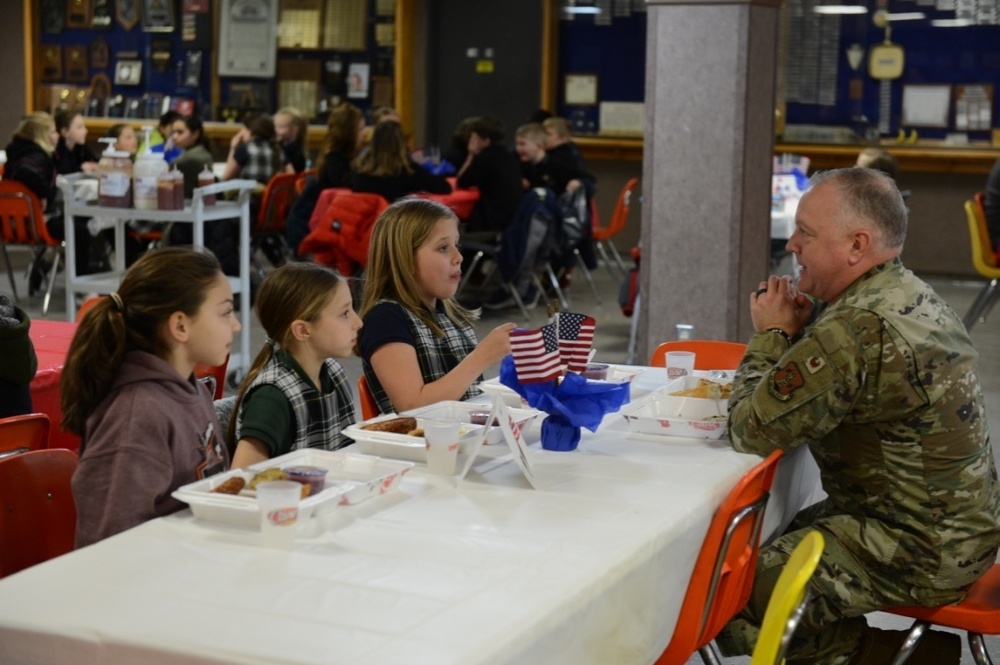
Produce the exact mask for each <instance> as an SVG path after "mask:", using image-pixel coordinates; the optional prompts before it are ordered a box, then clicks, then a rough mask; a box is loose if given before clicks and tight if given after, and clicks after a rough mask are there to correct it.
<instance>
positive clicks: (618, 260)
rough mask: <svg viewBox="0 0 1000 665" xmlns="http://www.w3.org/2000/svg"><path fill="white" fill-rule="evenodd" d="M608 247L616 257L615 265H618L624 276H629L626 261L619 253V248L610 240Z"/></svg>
mask: <svg viewBox="0 0 1000 665" xmlns="http://www.w3.org/2000/svg"><path fill="white" fill-rule="evenodd" d="M608 247H610V248H611V253H612V254H613V255H614V257H615V263H617V264H618V269H619V270H621V271H622V274H623V275H628V268H627V267H626V266H625V261H623V260H622V255H621V254H619V253H618V248H617V247H615V243H613V242H611V241H610V240H609V241H608Z"/></svg>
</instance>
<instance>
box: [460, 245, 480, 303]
mask: <svg viewBox="0 0 1000 665" xmlns="http://www.w3.org/2000/svg"><path fill="white" fill-rule="evenodd" d="M483 256H484V255H483V252H482V251H478V252H476V255H475V256H473V257H472V262H471V263H469V269H468V270H466V271H465V273H464V274H463V275H462V279H461V281H460V282H459V283H458V291H456V293H461V292H462V290H463V289H464V288H465V285H466V284H467V283H468V282H469V279H470V278H471V277H472V275H473V273H475V272H476V268H477V267H479V262H480V261H482V259H483Z"/></svg>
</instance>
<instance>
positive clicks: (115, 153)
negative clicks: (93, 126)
mask: <svg viewBox="0 0 1000 665" xmlns="http://www.w3.org/2000/svg"><path fill="white" fill-rule="evenodd" d="M100 141H101V142H102V143H107V144H108V147H107V149H106V150H105V151H104V152H103V153H102V154H101V161H100V162H98V163H97V178H98V182H97V204H98V205H100V206H105V207H109V208H129V207H131V206H132V160H131V159H129V155H128V153H127V152H125V151H123V150H115V142H116V141H117V139H114V138H110V137H108V138H103V139H100Z"/></svg>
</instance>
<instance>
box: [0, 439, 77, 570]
mask: <svg viewBox="0 0 1000 665" xmlns="http://www.w3.org/2000/svg"><path fill="white" fill-rule="evenodd" d="M76 464H77V458H76V454H75V453H73V452H72V451H69V450H62V449H58V448H56V449H52V450H32V451H30V452H26V453H23V454H21V455H14V456H13V457H8V458H5V459H2V460H0V577H6V576H7V575H11V574H13V573H16V572H17V571H19V570H23V569H25V568H28V567H29V566H33V565H35V564H36V563H41V562H43V561H48V560H49V559H51V558H53V557H57V556H59V555H60V554H65V553H66V552H70V551H72V550H73V541H74V537H75V535H76V504H75V503H74V502H73V492H72V490H71V488H70V481H71V480H72V478H73V472H74V471H75V470H76Z"/></svg>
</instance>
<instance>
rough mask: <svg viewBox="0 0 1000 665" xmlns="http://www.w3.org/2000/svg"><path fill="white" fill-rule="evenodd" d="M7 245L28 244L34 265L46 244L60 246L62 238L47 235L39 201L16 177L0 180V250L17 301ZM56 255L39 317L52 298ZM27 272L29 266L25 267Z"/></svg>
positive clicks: (45, 248)
mask: <svg viewBox="0 0 1000 665" xmlns="http://www.w3.org/2000/svg"><path fill="white" fill-rule="evenodd" d="M8 245H30V246H31V247H33V248H34V251H33V253H32V259H31V264H32V266H34V264H35V262H36V261H38V260H39V259H40V258H41V257H42V255H43V254H44V253H45V251H46V250H47V249H48V248H49V247H55V248H60V247H62V241H61V240H58V239H56V238H53V237H52V236H51V235H49V229H48V227H47V226H45V215H44V214H43V212H42V204H41V201H39V200H38V196H36V195H35V193H34V192H33V191H31V190H30V189H28V188H27V187H25V186H24V185H22V184H21V183H20V182H18V181H16V180H0V248H2V249H3V257H4V261H6V262H7V277H8V278H9V279H10V288H11V291H12V292H13V293H14V299H15V300H17V287H15V286H14V269H13V267H12V266H11V263H10V256H9V255H8V253H7V246H8ZM59 258H60V254H59V252H58V251H57V252H56V255H55V258H54V259H53V261H52V268H51V269H50V270H49V274H48V279H47V281H48V286H47V288H46V290H45V300H44V302H43V304H42V316H45V315H46V314H48V312H49V301H50V300H51V299H52V286H53V284H55V279H56V272H57V271H58V270H59ZM29 272H30V267H29Z"/></svg>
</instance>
